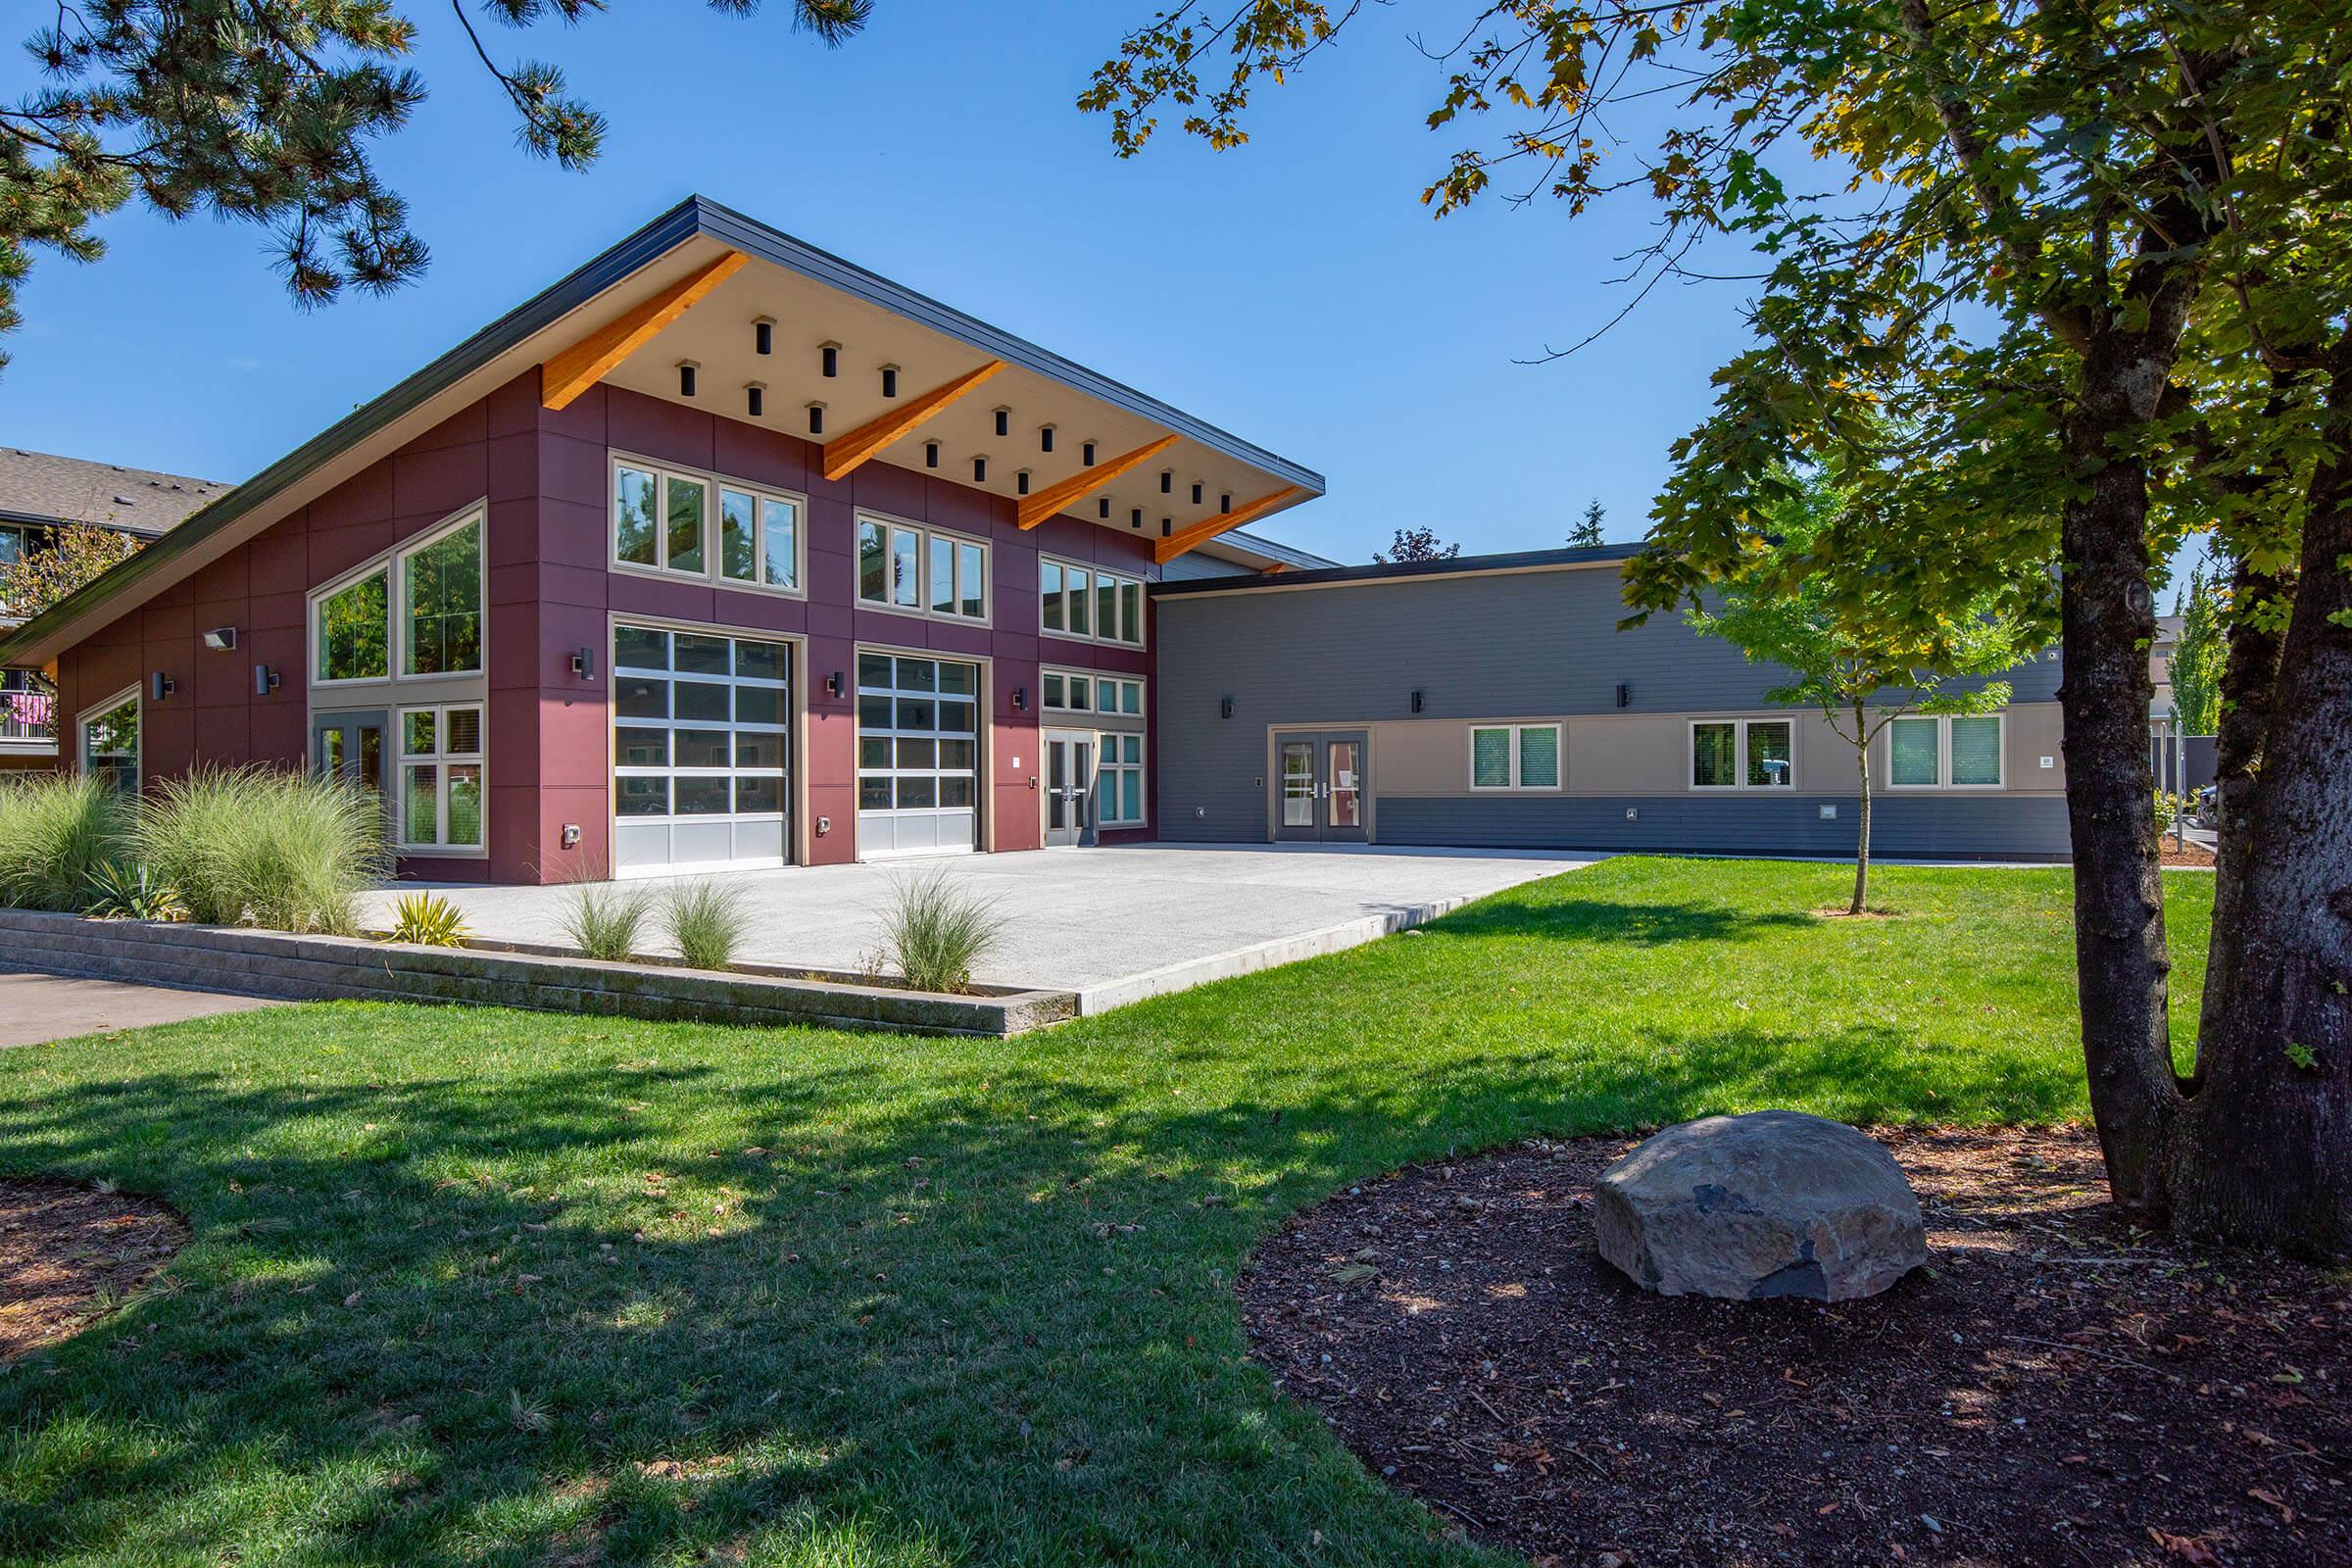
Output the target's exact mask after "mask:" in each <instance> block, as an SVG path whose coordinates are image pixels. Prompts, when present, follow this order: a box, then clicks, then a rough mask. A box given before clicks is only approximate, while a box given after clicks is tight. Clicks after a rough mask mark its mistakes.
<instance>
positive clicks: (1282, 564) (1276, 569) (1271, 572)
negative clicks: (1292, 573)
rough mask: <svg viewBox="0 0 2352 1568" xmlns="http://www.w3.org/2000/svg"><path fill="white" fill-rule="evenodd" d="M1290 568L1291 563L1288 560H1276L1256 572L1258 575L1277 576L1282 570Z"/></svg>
mask: <svg viewBox="0 0 2352 1568" xmlns="http://www.w3.org/2000/svg"><path fill="white" fill-rule="evenodd" d="M1290 569H1291V564H1290V563H1289V562H1287V561H1277V562H1276V563H1274V564H1272V565H1271V566H1268V567H1266V568H1265V570H1263V571H1261V572H1259V573H1258V575H1259V576H1260V577H1279V576H1281V575H1282V574H1283V573H1284V572H1286V571H1288V570H1290Z"/></svg>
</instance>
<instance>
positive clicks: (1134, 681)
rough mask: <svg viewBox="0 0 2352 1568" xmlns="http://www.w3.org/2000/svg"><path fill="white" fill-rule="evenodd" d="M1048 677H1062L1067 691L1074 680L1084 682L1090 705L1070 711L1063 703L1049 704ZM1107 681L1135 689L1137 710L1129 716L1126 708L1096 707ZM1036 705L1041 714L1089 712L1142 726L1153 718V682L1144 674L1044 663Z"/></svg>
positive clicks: (1100, 716)
mask: <svg viewBox="0 0 2352 1568" xmlns="http://www.w3.org/2000/svg"><path fill="white" fill-rule="evenodd" d="M1049 675H1058V676H1060V677H1061V679H1062V683H1063V688H1064V690H1067V688H1068V683H1069V682H1071V681H1074V680H1082V681H1085V682H1086V683H1087V688H1086V689H1087V701H1088V704H1089V706H1087V707H1085V708H1071V707H1069V706H1067V705H1066V704H1064V705H1062V706H1059V707H1057V706H1055V705H1054V704H1052V703H1049V702H1047V701H1046V677H1047V676H1049ZM1106 680H1107V681H1112V682H1115V683H1120V684H1125V685H1132V686H1133V687H1134V688H1135V691H1136V705H1137V711H1135V712H1132V713H1130V712H1128V711H1126V710H1125V709H1123V708H1103V707H1100V706H1097V700H1098V699H1100V698H1101V697H1102V695H1103V691H1102V687H1101V684H1100V683H1101V682H1103V681H1106ZM1037 706H1038V709H1039V711H1042V712H1048V713H1086V714H1090V715H1092V716H1094V717H1098V718H1109V719H1127V720H1130V721H1132V722H1134V723H1139V724H1140V723H1142V722H1144V721H1145V720H1146V719H1148V718H1150V717H1151V716H1152V683H1151V682H1150V681H1148V680H1146V679H1145V678H1144V677H1143V676H1141V675H1129V674H1126V673H1124V672H1122V671H1119V670H1115V669H1080V668H1078V667H1077V666H1076V665H1073V664H1044V665H1041V666H1039V668H1038V672H1037Z"/></svg>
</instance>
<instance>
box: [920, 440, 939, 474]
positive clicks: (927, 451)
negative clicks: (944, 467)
mask: <svg viewBox="0 0 2352 1568" xmlns="http://www.w3.org/2000/svg"><path fill="white" fill-rule="evenodd" d="M923 466H924V467H926V468H936V467H938V466H939V443H938V442H936V441H926V442H924V443H923Z"/></svg>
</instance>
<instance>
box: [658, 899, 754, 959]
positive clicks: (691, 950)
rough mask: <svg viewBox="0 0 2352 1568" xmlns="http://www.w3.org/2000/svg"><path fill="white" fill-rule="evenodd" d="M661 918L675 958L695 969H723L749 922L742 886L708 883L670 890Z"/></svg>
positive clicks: (741, 938) (741, 943)
mask: <svg viewBox="0 0 2352 1568" xmlns="http://www.w3.org/2000/svg"><path fill="white" fill-rule="evenodd" d="M662 923H663V924H664V925H665V926H666V927H667V928H668V931H669V940H670V942H671V943H672V944H673V945H674V946H675V947H676V948H677V950H678V956H679V957H681V958H684V959H685V960H686V963H687V966H688V967H690V968H695V969H724V968H725V967H726V966H727V965H728V964H729V963H731V962H732V961H734V957H735V950H736V949H738V948H740V947H742V946H743V937H744V931H745V929H746V927H748V926H749V925H750V923H751V917H750V916H749V915H748V914H746V913H745V912H744V907H743V889H742V888H741V887H730V886H726V885H723V884H720V883H717V882H708V881H705V882H690V883H688V884H686V885H685V886H684V887H678V888H672V889H671V890H670V892H669V897H668V898H667V899H666V900H665V901H664V902H663V904H662Z"/></svg>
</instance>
